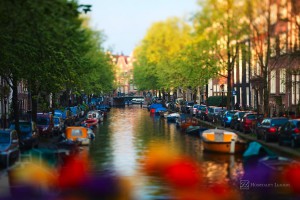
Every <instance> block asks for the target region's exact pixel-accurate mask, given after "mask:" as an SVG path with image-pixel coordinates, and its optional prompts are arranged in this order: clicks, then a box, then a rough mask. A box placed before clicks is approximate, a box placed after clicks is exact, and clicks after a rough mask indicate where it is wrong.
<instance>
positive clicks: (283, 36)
mask: <svg viewBox="0 0 300 200" xmlns="http://www.w3.org/2000/svg"><path fill="white" fill-rule="evenodd" d="M286 45H287V38H286V33H283V34H280V35H279V48H280V54H285V53H286Z"/></svg>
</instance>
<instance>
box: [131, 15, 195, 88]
mask: <svg viewBox="0 0 300 200" xmlns="http://www.w3.org/2000/svg"><path fill="white" fill-rule="evenodd" d="M190 33H191V28H190V26H189V25H188V24H187V23H185V22H184V21H182V20H180V19H179V18H169V19H167V20H166V21H162V22H157V23H154V24H153V25H152V26H151V27H150V29H149V30H148V32H147V34H146V36H145V37H144V39H143V40H142V42H141V44H140V45H139V46H138V47H137V48H136V50H135V56H136V58H137V61H136V62H135V63H134V65H135V68H134V81H135V84H136V85H137V86H138V87H139V88H143V89H162V90H165V89H169V88H174V87H176V86H177V85H178V84H177V83H178V80H181V77H180V76H178V75H177V74H176V72H178V68H177V67H178V65H174V63H173V62H172V60H175V59H177V57H178V55H179V52H180V50H181V49H182V48H184V47H185V45H186V44H187V43H188V42H189V41H190Z"/></svg>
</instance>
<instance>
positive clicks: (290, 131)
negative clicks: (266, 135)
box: [278, 119, 300, 148]
mask: <svg viewBox="0 0 300 200" xmlns="http://www.w3.org/2000/svg"><path fill="white" fill-rule="evenodd" d="M278 144H279V145H283V144H290V145H291V147H293V148H295V147H299V146H300V119H291V120H289V121H288V122H286V123H285V124H284V125H282V127H281V128H280V131H279V133H278Z"/></svg>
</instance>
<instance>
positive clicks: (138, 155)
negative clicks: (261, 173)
mask: <svg viewBox="0 0 300 200" xmlns="http://www.w3.org/2000/svg"><path fill="white" fill-rule="evenodd" d="M155 143H160V144H162V145H164V148H167V149H169V150H170V151H174V152H175V151H176V152H178V151H179V152H181V154H182V155H183V156H185V157H186V156H187V157H190V158H192V160H193V161H195V162H196V163H197V164H199V166H201V172H202V175H203V177H202V178H203V179H204V180H205V181H203V184H205V185H207V186H208V187H209V185H214V184H217V183H222V184H224V183H226V184H228V185H230V186H233V187H235V188H236V186H235V184H236V183H238V184H239V179H240V177H241V176H242V175H243V173H244V172H243V165H242V158H241V155H227V154H213V153H207V152H203V149H202V145H201V141H200V139H199V138H198V137H195V136H191V135H187V134H185V133H182V132H181V131H180V130H179V129H177V128H176V125H175V124H174V123H168V122H167V121H166V119H163V118H160V117H159V116H151V115H150V113H149V112H148V111H147V109H145V108H140V106H135V105H131V106H129V107H124V108H112V109H111V111H110V112H109V114H108V116H107V119H106V120H104V122H103V123H102V124H101V125H100V126H99V127H98V128H97V130H96V137H95V140H94V141H93V142H92V144H91V145H90V149H89V155H90V158H91V160H92V163H93V167H94V169H95V170H97V171H99V172H107V173H113V174H115V175H118V176H121V177H125V178H126V179H127V180H129V182H130V185H131V187H130V188H131V192H132V194H133V196H134V198H135V199H141V200H142V199H151V200H152V199H168V198H170V197H171V196H172V194H171V192H170V190H171V187H170V185H169V184H167V183H165V182H164V180H163V179H162V178H161V177H159V176H157V175H152V174H149V173H146V172H145V171H144V170H142V169H143V167H144V166H143V165H144V164H143V163H144V162H142V161H143V159H145V153H146V152H147V151H148V150H149V147H150V146H151V145H153V144H155ZM166 159H168V158H166ZM170 159H171V155H170ZM220 185H221V184H220ZM220 185H219V186H220ZM221 186H222V185H221ZM238 187H239V186H238ZM220 188H222V187H220ZM223 188H224V185H223ZM217 190H218V189H217ZM220 190H222V189H220Z"/></svg>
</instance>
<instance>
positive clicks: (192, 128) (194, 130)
mask: <svg viewBox="0 0 300 200" xmlns="http://www.w3.org/2000/svg"><path fill="white" fill-rule="evenodd" d="M200 128H201V126H189V127H187V128H186V130H185V132H186V133H187V134H189V135H195V136H199V131H200Z"/></svg>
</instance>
